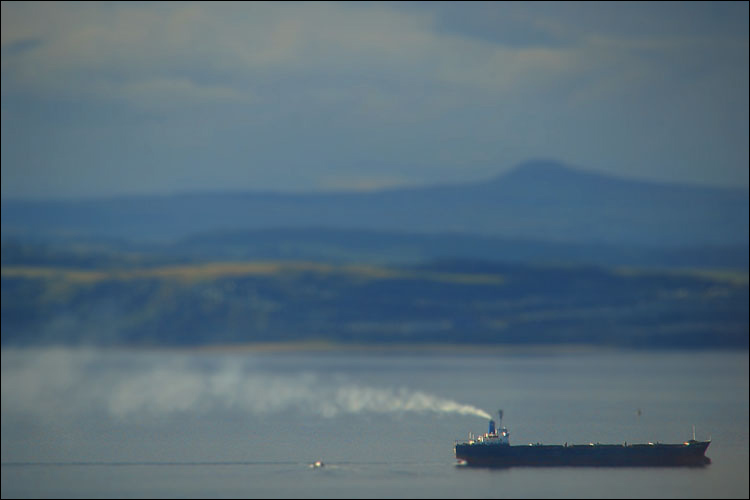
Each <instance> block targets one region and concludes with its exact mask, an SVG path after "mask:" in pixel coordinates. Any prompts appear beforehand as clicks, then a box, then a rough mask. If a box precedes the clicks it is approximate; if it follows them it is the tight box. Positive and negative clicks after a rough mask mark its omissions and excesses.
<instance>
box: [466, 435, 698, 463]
mask: <svg viewBox="0 0 750 500" xmlns="http://www.w3.org/2000/svg"><path fill="white" fill-rule="evenodd" d="M709 444H710V441H703V442H690V443H686V444H634V445H600V444H597V445H572V446H562V445H530V446H502V445H489V446H486V445H481V444H480V445H477V444H457V445H456V447H455V452H456V458H457V459H458V460H461V461H464V462H465V463H466V464H467V465H471V466H482V467H514V466H544V467H549V466H608V467H617V466H624V467H642V466H701V465H706V464H708V463H710V462H711V460H710V459H709V458H708V457H706V456H705V453H706V448H708V445H709Z"/></svg>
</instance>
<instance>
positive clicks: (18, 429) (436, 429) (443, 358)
mask: <svg viewBox="0 0 750 500" xmlns="http://www.w3.org/2000/svg"><path fill="white" fill-rule="evenodd" d="M500 408H502V409H503V410H504V422H503V423H504V424H505V425H506V426H507V427H508V428H509V430H510V433H511V443H512V444H527V443H536V442H542V443H563V442H568V443H589V442H601V443H620V442H624V441H627V442H648V441H654V442H655V441H661V442H682V441H685V440H687V439H689V438H690V437H691V436H692V427H693V425H695V429H696V437H697V438H698V439H708V438H709V437H710V439H711V440H712V443H711V446H710V447H709V449H708V452H707V456H709V457H710V458H711V459H712V461H713V463H712V464H711V465H709V466H707V467H705V468H664V469H661V468H659V469H653V468H511V469H505V470H487V469H472V468H467V467H461V466H457V465H456V461H455V458H454V456H453V444H454V441H455V440H462V439H465V438H466V437H467V435H468V433H469V432H474V433H480V432H485V430H486V427H487V419H486V417H483V416H480V415H481V413H482V411H486V412H489V413H493V414H494V413H496V411H497V410H498V409H500ZM748 422H749V420H748V353H747V352H746V351H743V352H610V351H603V352H586V353H577V354H559V355H555V354H526V355H523V354H516V355H500V354H488V355H483V354H463V355H413V354H408V355H407V354H372V353H325V354H324V353H312V354H310V353H308V354H304V353H295V354H289V353H286V354H279V353H276V354H264V353H257V352H256V353H248V352H235V353H230V352H218V353H217V352H171V351H150V352H143V351H111V350H109V351H101V350H88V349H43V350H9V349H3V350H2V447H1V449H2V497H3V498H6V497H74V498H87V497H148V498H152V497H264V498H265V497H329V498H330V497H339V498H362V497H440V498H444V497H492V498H497V497H530V498H539V497H544V498H553V497H589V498H613V497H648V498H677V497H679V498H688V497H690V498H710V497H720V498H726V497H731V498H748V496H749V492H748V465H749V464H748V443H749V441H750V439H749V436H748ZM318 460H319V461H322V462H323V463H324V466H323V467H317V468H314V467H311V466H310V464H311V463H313V462H315V461H318Z"/></svg>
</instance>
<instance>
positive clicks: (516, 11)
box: [1, 1, 750, 199]
mask: <svg viewBox="0 0 750 500" xmlns="http://www.w3.org/2000/svg"><path fill="white" fill-rule="evenodd" d="M748 19H749V15H748V3H747V2H736V3H723V2H705V3H702V2H664V3H662V2H633V3H630V2H625V3H618V2H602V3H596V2H581V3H577V2H572V3H567V2H549V3H547V2H528V3H526V2H520V3H515V2H490V3H484V2H478V3H470V2H460V3H459V2H416V3H410V2H387V3H379V2H344V3H317V2H302V3H294V2H272V3H262V2H229V3H222V2H206V3H203V2H196V3H193V2H189V3H188V2H166V3H157V2H144V3H141V2H122V3H121V2H103V3H96V2H81V3H67V2H53V3H37V2H18V3H16V2H5V1H4V2H2V179H1V181H2V191H1V194H2V198H3V199H18V198H30V199H45V198H76V197H103V196H112V195H124V194H159V193H164V194H168V193H178V192H185V191H199V190H233V191H236V190H274V191H292V192H299V191H329V190H345V189H355V190H373V189H381V188H388V187H393V186H401V185H409V186H419V185H430V184H443V183H459V182H475V181H481V180H483V179H488V178H491V177H493V176H496V175H499V174H502V173H503V172H505V171H508V170H509V169H511V168H513V167H514V166H516V165H517V164H519V163H521V162H524V161H527V160H531V159H537V158H544V159H553V160H558V161H561V162H563V163H566V164H569V165H572V166H576V167H579V168H585V169H589V170H592V171H595V172H601V173H604V174H611V175H617V176H621V177H628V178H639V179H647V180H654V181H659V182H679V183H691V184H700V185H711V186H727V187H740V188H744V189H747V188H748V161H749V160H748V137H749V136H750V131H749V129H748V122H749V118H748V108H749V107H750V106H749V103H748V95H749V94H750V91H749V90H748V60H749V56H748V38H749V37H748V31H749V30H748Z"/></svg>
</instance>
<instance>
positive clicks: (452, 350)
mask: <svg viewBox="0 0 750 500" xmlns="http://www.w3.org/2000/svg"><path fill="white" fill-rule="evenodd" d="M155 349H162V347H155ZM164 349H166V350H181V351H189V352H205V353H224V354H226V353H242V352H247V353H258V354H260V353H265V354H295V353H299V354H344V353H348V354H414V355H440V354H450V355H454V354H458V355H480V354H493V355H559V354H602V353H607V352H622V351H630V350H633V349H627V348H623V347H609V346H599V345H592V344H528V345H520V344H519V345H509V344H505V345H499V344H446V343H437V342H436V343H431V342H430V343H403V344H400V343H388V344H377V343H344V342H327V341H298V342H294V341H293V342H249V343H242V344H217V345H206V346H193V347H186V346H176V347H174V348H173V347H164ZM639 350H642V349H639Z"/></svg>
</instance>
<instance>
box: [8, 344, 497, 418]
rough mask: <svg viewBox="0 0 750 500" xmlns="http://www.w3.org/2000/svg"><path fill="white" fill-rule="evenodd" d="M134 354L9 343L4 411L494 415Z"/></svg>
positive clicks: (238, 367)
mask: <svg viewBox="0 0 750 500" xmlns="http://www.w3.org/2000/svg"><path fill="white" fill-rule="evenodd" d="M129 356H130V357H126V358H125V359H124V360H123V358H122V357H117V356H114V357H113V356H112V355H111V354H103V353H101V352H98V351H81V350H66V349H50V350H43V351H40V352H28V351H10V350H3V353H2V413H3V416H4V417H5V416H6V415H11V414H16V415H20V414H31V415H36V416H39V417H42V418H44V417H47V418H50V419H56V418H60V417H61V416H64V415H68V416H72V415H75V414H76V413H81V412H102V413H104V414H106V415H109V416H110V417H111V418H114V419H118V420H129V419H138V418H144V417H160V416H169V415H172V414H206V413H210V412H214V411H226V410H230V411H241V412H246V413H250V414H254V415H263V414H269V413H279V412H285V411H289V410H296V411H303V412H306V413H309V414H315V415H320V416H323V417H334V416H337V415H342V414H359V413H381V414H383V413H401V412H432V413H436V414H449V413H451V414H459V415H474V416H477V417H481V418H485V419H489V418H491V417H490V415H489V414H488V413H487V412H485V411H483V410H481V409H479V408H476V407H474V406H470V405H465V404H461V403H458V402H455V401H452V400H450V399H445V398H441V397H438V396H434V395H431V394H427V393H424V392H421V391H414V390H410V389H406V388H401V389H397V390H394V389H390V388H377V387H368V386H363V385H357V384H352V383H346V382H341V381H335V380H333V379H331V378H323V377H321V376H320V375H317V374H315V373H297V374H292V375H279V374H275V373H269V372H267V371H262V370H252V369H251V370H248V369H247V367H246V366H245V365H244V364H243V362H242V360H239V359H237V358H228V359H225V360H223V361H221V362H220V363H219V364H218V365H217V366H213V367H211V368H206V367H203V368H201V369H197V368H196V367H195V359H191V358H189V357H187V358H186V357H184V356H182V357H179V356H178V357H174V356H169V355H162V356H156V357H154V356H151V357H149V356H143V355H137V354H131V355H129Z"/></svg>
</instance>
